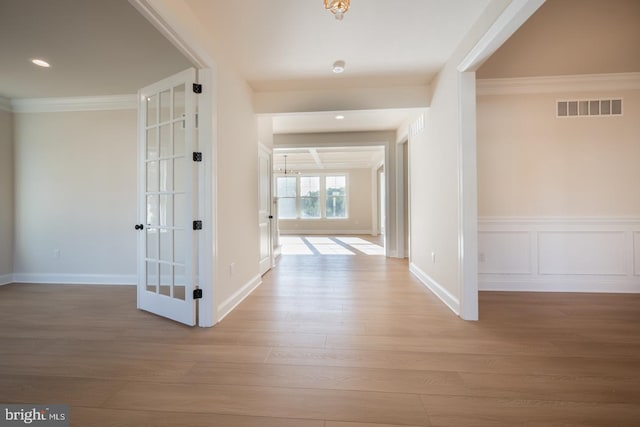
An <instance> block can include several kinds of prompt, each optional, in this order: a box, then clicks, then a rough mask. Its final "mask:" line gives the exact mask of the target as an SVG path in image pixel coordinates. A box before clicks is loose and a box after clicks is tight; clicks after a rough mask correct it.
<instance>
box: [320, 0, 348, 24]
mask: <svg viewBox="0 0 640 427" xmlns="http://www.w3.org/2000/svg"><path fill="white" fill-rule="evenodd" d="M349 3H350V0H324V8H325V9H328V10H329V11H330V12H331V13H333V14H334V15H335V17H336V19H337V20H338V21H342V18H344V14H345V13H347V10H349Z"/></svg>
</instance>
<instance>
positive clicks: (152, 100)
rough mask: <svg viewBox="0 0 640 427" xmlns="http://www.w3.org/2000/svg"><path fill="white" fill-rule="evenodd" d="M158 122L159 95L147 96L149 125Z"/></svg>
mask: <svg viewBox="0 0 640 427" xmlns="http://www.w3.org/2000/svg"><path fill="white" fill-rule="evenodd" d="M156 123H158V95H152V96H150V97H148V98H147V126H153V125H155V124H156Z"/></svg>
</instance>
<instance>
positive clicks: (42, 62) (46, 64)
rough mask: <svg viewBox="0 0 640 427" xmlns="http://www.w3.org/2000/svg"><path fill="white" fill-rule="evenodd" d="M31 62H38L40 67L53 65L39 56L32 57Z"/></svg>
mask: <svg viewBox="0 0 640 427" xmlns="http://www.w3.org/2000/svg"><path fill="white" fill-rule="evenodd" d="M31 62H33V63H34V64H36V65H37V66H38V67H44V68H49V67H51V64H49V63H48V62H47V61H45V60H43V59H39V58H35V59H32V60H31Z"/></svg>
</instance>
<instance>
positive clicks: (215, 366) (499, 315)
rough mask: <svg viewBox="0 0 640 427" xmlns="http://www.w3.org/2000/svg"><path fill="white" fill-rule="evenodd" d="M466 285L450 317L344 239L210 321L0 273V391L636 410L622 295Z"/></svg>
mask: <svg viewBox="0 0 640 427" xmlns="http://www.w3.org/2000/svg"><path fill="white" fill-rule="evenodd" d="M356 252H357V251H356ZM480 300H481V305H480V308H481V320H480V321H479V322H464V321H462V320H460V319H459V318H457V317H455V316H454V315H453V314H452V313H451V312H450V311H449V309H448V308H446V307H445V306H444V305H443V304H442V303H441V302H440V301H439V300H437V299H436V297H435V296H433V295H432V294H431V293H429V292H428V291H427V290H426V289H425V288H424V287H423V286H422V285H421V284H420V283H419V282H418V281H417V280H416V279H414V278H413V277H412V276H411V274H410V273H409V272H408V268H407V264H406V261H402V260H397V259H385V258H384V257H382V256H375V255H374V256H368V255H364V254H363V253H359V252H357V253H355V254H354V255H311V256H298V255H284V256H282V257H280V260H279V263H278V265H277V267H276V268H274V269H273V270H272V271H270V272H269V273H267V274H266V275H265V277H264V283H263V284H262V285H261V286H260V287H258V289H256V291H255V292H254V293H253V294H252V295H250V296H249V297H248V298H247V299H246V300H245V301H244V302H243V303H242V304H240V305H239V306H238V308H237V309H236V310H235V311H233V312H232V313H231V314H230V315H229V316H228V317H227V318H226V319H224V320H223V321H222V323H220V324H219V325H217V326H216V327H214V328H189V327H185V326H182V325H180V324H177V323H174V322H172V321H169V320H166V319H163V318H160V317H157V316H154V315H152V314H149V313H145V312H140V311H137V310H136V308H135V288H134V287H129V286H71V285H68V286H67V285H52V286H44V285H7V286H4V287H0V342H2V345H0V383H1V384H2V386H1V387H0V402H5V403H11V402H30V403H33V402H39V403H68V404H70V405H71V425H74V426H83V427H93V426H95V427H98V426H99V427H106V426H128V425H131V426H134V425H135V426H150V425H153V426H167V427H168V426H172V427H173V426H178V425H182V426H212V425H215V426H225V427H234V426H242V427H249V426H260V427H265V426H266V427H276V426H278V427H281V426H285V427H288V426H290V427H294V426H295V427H364V426H371V425H373V424H368V423H377V424H384V425H392V426H395V425H397V426H400V425H402V426H407V425H409V426H429V425H434V426H449V425H456V426H472V425H473V426H477V425H483V426H484V425H487V426H489V425H490V426H496V425H504V426H515V425H524V424H526V425H544V426H553V425H563V426H566V425H586V426H596V425H597V426H612V425H620V426H622V425H624V426H627V425H634V424H635V423H637V420H638V419H640V391H639V390H638V383H640V329H638V326H637V325H638V321H640V295H613V294H607V295H598V294H553V295H549V294H533V293H481V296H480ZM356 423H364V424H356Z"/></svg>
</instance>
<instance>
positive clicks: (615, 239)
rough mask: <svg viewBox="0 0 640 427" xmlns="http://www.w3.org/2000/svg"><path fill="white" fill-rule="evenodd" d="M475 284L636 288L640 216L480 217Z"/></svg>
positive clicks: (595, 289) (531, 288)
mask: <svg viewBox="0 0 640 427" xmlns="http://www.w3.org/2000/svg"><path fill="white" fill-rule="evenodd" d="M478 241H479V244H478V246H479V248H478V266H479V283H480V290H500V291H543V292H554V291H555V292H634V293H635V292H640V218H604V217H598V218H553V217H535V218H533V217H500V218H497V217H484V218H480V219H479V221H478Z"/></svg>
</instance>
